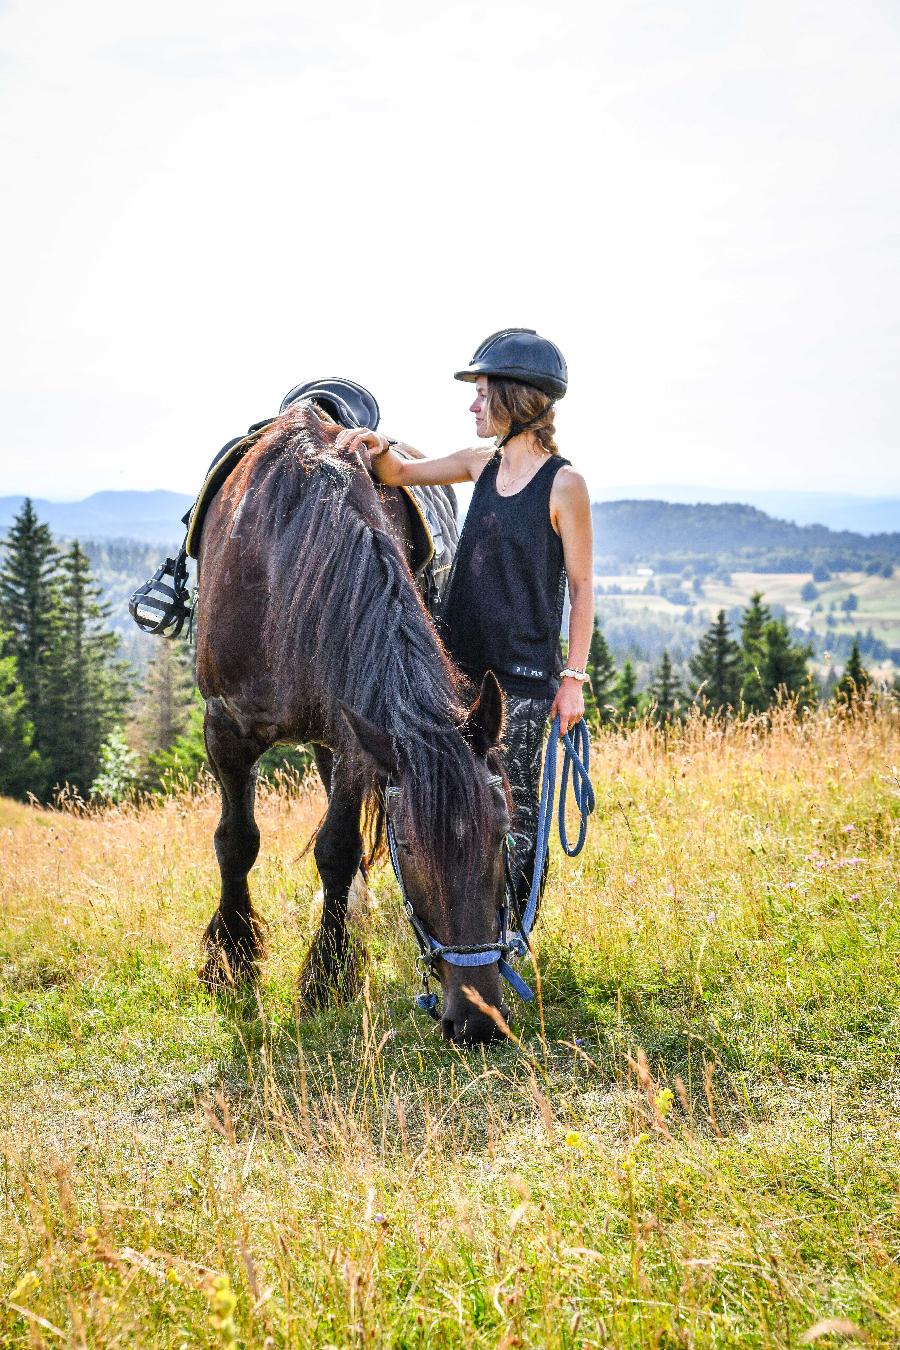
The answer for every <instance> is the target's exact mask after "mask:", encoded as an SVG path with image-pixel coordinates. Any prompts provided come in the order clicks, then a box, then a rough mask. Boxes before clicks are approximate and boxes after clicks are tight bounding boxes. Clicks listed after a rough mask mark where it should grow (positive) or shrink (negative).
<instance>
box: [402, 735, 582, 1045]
mask: <svg viewBox="0 0 900 1350" xmlns="http://www.w3.org/2000/svg"><path fill="white" fill-rule="evenodd" d="M573 736H574V738H575V739H574V740H573ZM561 739H562V743H563V776H562V781H561V783H560V792H559V837H560V842H561V843H562V846H563V850H564V852H565V853H566V854H567V855H568V856H569V857H570V858H574V857H575V856H576V855H577V854H578V853H580V852H581V850H582V848H583V847H584V841H585V838H586V835H587V818H588V816H589V815H590V813H591V812H592V811H593V809H594V789H593V787H592V785H591V780H590V773H589V769H590V737H589V735H588V730H587V726H586V724H585V722H584V720H583V719H582V720H581V721H580V722H577V723H576V724H575V726H574V727H573V728H572V732H571V733H569V732H566V734H565V735H564V736H563V737H562V738H561ZM559 740H560V735H559V716H558V715H557V716H556V717H554V719H553V724H552V726H551V728H550V740H549V742H548V744H547V751H546V754H545V756H544V772H543V779H542V784H541V800H540V806H539V809H538V832H537V846H536V849H535V859H534V876H533V877H532V881H531V891H530V893H529V896H528V901H527V903H526V906H525V912H524V913H523V915H522V919H521V922H520V924H519V929H518V932H515V933H510V932H509V929H508V917H509V901H510V900H511V898H512V885H511V876H510V869H509V866H508V855H507V858H506V860H505V867H506V889H507V903H506V904H504V905H502V906H501V907H500V912H499V915H498V920H499V930H500V936H499V939H498V941H497V942H485V943H479V944H477V945H473V946H463V945H461V944H453V943H443V942H438V940H437V938H435V937H433V936H432V934H431V933H429V931H428V928H427V926H426V925H425V924H424V923H423V922H422V920H421V919H420V918H419V916H418V915H417V914H416V912H415V910H414V909H413V905H412V901H411V900H410V898H409V893H408V891H407V889H406V884H405V882H404V880H403V872H402V870H401V868H400V859H399V857H398V854H397V839H396V835H395V833H394V826H393V823H392V821H391V818H390V815H386V822H385V829H386V833H387V841H388V852H389V854H390V859H391V866H392V867H393V869H394V876H395V877H396V878H397V885H398V886H399V887H400V895H401V897H402V899H403V908H404V909H405V911H406V916H407V918H408V919H409V922H410V927H411V928H412V930H413V933H414V935H415V939H416V942H417V944H418V947H419V967H420V970H421V972H422V985H423V992H422V993H421V994H419V995H418V997H417V998H416V1000H415V1002H416V1007H417V1008H419V1009H420V1010H421V1011H423V1012H427V1013H428V1015H429V1016H430V1017H433V1018H435V1019H437V1017H438V1016H439V1014H438V1011H437V1009H438V997H437V995H436V994H434V993H432V992H431V990H430V988H429V977H430V976H431V975H433V973H434V966H435V963H436V962H437V961H446V962H447V964H448V965H451V966H460V967H463V968H474V967H478V966H491V965H494V964H496V966H497V970H498V972H499V974H500V975H502V977H503V979H504V980H506V982H507V983H508V984H509V985H510V986H511V987H512V988H513V989H514V990H515V991H516V993H517V994H518V995H519V997H520V998H521V999H522V1000H523V1001H524V1002H526V1003H530V1002H531V1000H532V999H533V998H534V993H533V991H532V990H531V989H530V988H529V986H528V985H527V984H526V983H525V981H524V980H523V979H522V976H521V975H520V974H519V972H518V971H517V970H516V969H515V968H514V967H513V966H512V965H511V964H510V962H509V961H508V960H507V959H506V958H507V957H524V956H529V957H530V956H531V944H530V941H529V939H530V937H531V931H532V928H533V927H534V920H535V917H536V915H537V906H538V900H539V898H540V892H541V874H542V872H543V870H544V862H545V859H546V857H547V851H548V849H549V846H550V821H551V819H552V816H553V802H554V798H555V793H556V756H557V749H558V742H559ZM570 769H571V775H572V777H571V781H572V792H573V794H574V797H575V803H576V805H577V807H578V811H579V817H580V820H579V829H578V838H577V839H576V841H575V843H574V845H571V844H570V843H569V839H568V835H567V833H566V822H565V813H566V797H567V794H568V787H569V771H570ZM502 781H503V779H502V778H501V776H500V775H499V774H495V775H493V776H492V777H491V778H490V779H489V780H488V782H489V784H490V786H492V787H494V786H496V785H497V784H498V783H502ZM384 795H385V799H388V798H390V797H399V795H400V788H399V787H397V786H396V785H395V784H393V783H389V784H388V785H387V787H386V788H385V794H384ZM504 848H506V843H504Z"/></svg>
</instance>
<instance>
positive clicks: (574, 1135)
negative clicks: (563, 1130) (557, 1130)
mask: <svg viewBox="0 0 900 1350" xmlns="http://www.w3.org/2000/svg"><path fill="white" fill-rule="evenodd" d="M581 1143H582V1140H581V1135H580V1134H579V1132H578V1130H570V1131H569V1133H568V1134H567V1135H566V1148H581Z"/></svg>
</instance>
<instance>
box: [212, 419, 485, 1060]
mask: <svg viewBox="0 0 900 1350" xmlns="http://www.w3.org/2000/svg"><path fill="white" fill-rule="evenodd" d="M339 430H340V428H339V427H338V426H337V424H335V423H332V422H331V421H330V420H329V419H328V418H327V417H326V416H325V415H324V414H321V413H320V411H319V410H318V409H316V408H315V406H314V405H312V404H309V403H300V404H298V405H294V406H292V407H291V408H289V409H288V410H287V412H285V413H284V414H283V416H281V417H279V418H277V419H276V420H275V421H274V422H273V423H272V424H271V425H270V426H269V427H268V428H266V430H265V431H264V432H263V434H262V435H261V436H260V437H259V438H258V440H257V441H256V442H255V444H254V445H253V446H252V447H251V448H250V449H249V450H248V452H247V454H246V455H245V456H244V458H243V459H242V460H241V461H240V463H239V464H238V466H237V467H236V469H235V470H234V472H233V473H232V474H231V476H230V477H229V478H228V479H227V481H226V482H225V483H224V485H223V486H222V487H221V488H220V490H219V491H218V493H217V495H216V497H215V498H214V500H213V501H212V503H211V505H210V507H209V510H208V513H207V515H206V518H205V521H204V524H203V534H202V541H201V546H200V557H199V595H198V601H197V608H196V623H197V678H198V682H199V685H200V690H201V692H202V694H203V697H204V699H205V700H206V717H205V735H206V749H207V753H208V755H209V761H210V764H211V765H212V769H213V772H214V774H215V776H216V778H217V780H218V783H219V787H220V789H221V795H222V814H221V818H220V820H219V824H218V827H217V829H216V833H215V847H216V856H217V858H218V862H219V869H220V872H221V882H222V890H221V898H220V901H219V906H218V909H217V910H216V912H215V914H214V915H213V917H212V919H211V921H210V923H209V926H208V928H207V930H206V934H205V939H206V944H207V951H208V956H207V961H206V965H205V967H204V978H205V979H206V981H207V983H210V984H215V983H216V982H218V981H220V980H222V979H229V980H230V979H236V978H240V977H242V976H246V975H250V974H251V973H252V972H253V969H254V967H255V963H256V960H257V958H258V957H259V955H260V954H261V949H262V932H261V921H260V920H259V918H258V916H257V915H256V914H255V912H254V910H253V906H252V904H251V901H250V892H249V889H248V885H247V875H248V873H249V871H250V869H251V867H252V866H253V863H254V862H255V860H256V856H257V853H258V852H259V830H258V828H257V825H256V822H255V820H254V815H253V794H254V780H255V770H254V766H255V764H256V761H257V760H258V759H259V757H260V755H262V754H263V752H264V751H265V750H267V749H268V748H269V747H270V746H271V745H274V744H276V743H277V742H279V741H306V742H309V743H311V744H312V746H313V750H314V754H315V758H316V764H317V767H318V769H319V772H320V774H321V777H322V779H323V782H324V784H325V787H326V790H327V792H328V810H327V813H326V815H325V819H324V822H323V824H322V826H321V827H320V829H319V831H318V833H317V836H316V841H315V859H316V865H317V867H318V869H319V873H320V876H321V878H322V887H323V893H324V905H323V910H322V919H321V924H320V927H319V930H318V932H317V934H316V936H315V938H314V940H313V943H312V946H311V948H310V951H309V954H308V956H307V958H306V962H305V966H304V971H303V976H302V982H301V983H302V990H303V994H304V997H305V999H306V1000H307V1001H308V1002H309V1003H311V1004H313V1005H317V1004H322V1003H325V1002H328V1001H332V1000H335V999H340V998H342V997H344V998H345V997H347V996H348V995H349V994H350V993H352V992H353V990H354V989H355V988H356V987H357V983H358V978H359V961H360V949H359V946H358V944H356V943H355V942H354V943H351V941H350V939H349V937H348V933H347V926H346V919H347V898H348V892H349V889H350V886H351V883H352V881H353V879H354V877H355V876H356V873H357V870H358V868H359V867H360V863H361V859H362V855H363V842H362V833H363V832H362V825H361V820H362V817H363V811H364V808H365V807H368V808H369V814H370V816H371V817H373V818H376V819H381V820H383V811H382V810H380V809H379V806H380V804H381V803H382V802H383V800H384V798H383V793H384V787H385V784H386V783H387V781H388V779H390V780H391V783H392V784H393V785H394V786H395V787H396V788H398V789H399V791H398V792H396V793H394V794H393V795H392V799H391V808H390V809H391V819H392V822H393V827H394V834H395V839H396V841H397V845H398V850H399V857H400V862H401V867H402V873H403V880H404V886H405V889H406V892H407V895H408V898H409V900H410V901H411V903H412V905H413V908H414V911H415V913H416V916H417V918H418V919H419V920H420V921H421V922H422V923H423V924H424V925H425V926H426V927H427V928H428V930H429V931H430V932H431V933H432V934H433V935H434V937H435V938H436V939H437V940H438V941H439V942H441V943H445V944H447V945H450V946H452V945H457V946H461V945H469V944H480V943H491V942H495V941H496V940H497V935H498V913H499V911H500V908H501V906H502V905H503V902H504V887H505V868H504V852H503V841H504V838H505V835H506V832H507V830H508V829H509V798H508V794H507V789H506V787H505V779H503V781H502V782H500V781H498V773H499V771H500V761H499V755H498V751H497V745H498V742H499V739H500V733H501V729H502V721H503V703H502V697H501V694H500V690H499V686H498V685H497V682H496V680H495V679H494V677H493V675H488V676H486V677H485V680H484V682H483V684H482V687H481V691H480V693H479V696H478V698H477V699H476V701H475V703H474V704H473V705H472V707H470V708H468V709H466V708H465V707H464V705H463V703H462V700H461V683H460V678H459V676H458V675H457V674H456V672H455V671H454V669H453V668H452V666H451V664H450V662H449V661H448V659H447V656H446V655H445V653H444V651H443V648H442V647H441V645H440V642H439V641H438V639H437V636H436V634H435V631H434V628H433V626H432V623H431V620H430V618H429V616H428V613H427V612H426V610H425V607H424V605H423V603H422V600H421V598H420V596H419V593H418V591H417V589H416V585H415V582H414V580H413V577H412V574H411V572H410V570H409V566H408V563H407V559H406V557H405V556H404V551H403V549H404V546H405V541H406V533H405V532H406V531H407V530H408V524H406V523H405V521H406V515H405V513H406V505H405V502H404V501H403V499H402V497H401V496H400V495H399V493H398V492H397V490H396V489H386V490H381V491H379V490H377V489H376V487H375V484H374V483H373V481H372V479H371V477H370V476H369V474H368V472H367V471H366V469H365V468H364V467H363V465H362V464H361V463H360V461H359V460H358V459H357V458H356V457H353V458H348V457H346V455H345V454H344V455H342V454H341V452H337V451H335V450H334V440H335V438H336V436H337V434H338V432H339ZM435 971H436V974H437V976H438V978H439V980H440V983H441V986H442V992H443V996H444V998H443V1008H444V1012H443V1019H442V1027H443V1031H444V1034H445V1036H447V1037H448V1038H452V1039H455V1040H457V1041H459V1042H467V1043H472V1042H481V1041H487V1040H490V1039H492V1038H493V1037H494V1036H495V1035H496V1034H497V1025H496V1021H495V1020H494V1019H493V1018H492V1017H490V1016H489V1015H487V1014H486V1013H485V1012H484V1009H483V1008H481V1009H479V1008H477V1007H475V1006H474V1005H473V1003H472V1002H470V1001H469V999H468V998H467V996H466V995H465V994H464V993H463V989H462V987H463V986H464V985H470V986H472V987H474V988H475V989H476V990H477V993H478V995H479V996H480V1001H483V1002H484V1003H486V1004H487V1005H489V1007H490V1008H492V1009H497V1010H499V1011H500V1012H501V1013H502V1014H503V1015H504V1016H505V1015H506V1013H505V1009H504V1008H503V1005H502V1001H501V997H500V987H499V976H498V969H497V965H496V964H492V965H487V966H482V967H478V968H474V969H461V968H460V967H458V966H454V965H449V964H447V963H446V962H444V961H438V962H437V963H436V967H435Z"/></svg>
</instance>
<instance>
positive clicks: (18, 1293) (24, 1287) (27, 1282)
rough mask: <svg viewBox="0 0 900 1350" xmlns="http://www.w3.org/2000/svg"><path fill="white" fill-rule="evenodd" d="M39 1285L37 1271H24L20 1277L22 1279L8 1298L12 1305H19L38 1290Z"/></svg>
mask: <svg viewBox="0 0 900 1350" xmlns="http://www.w3.org/2000/svg"><path fill="white" fill-rule="evenodd" d="M40 1283H41V1281H40V1279H39V1277H38V1274H37V1271H35V1270H26V1272H25V1274H24V1275H23V1276H22V1278H21V1279H20V1280H19V1282H18V1284H17V1285H16V1287H15V1289H14V1290H13V1291H12V1293H11V1294H10V1296H9V1297H10V1301H11V1302H12V1303H21V1301H22V1299H23V1298H27V1297H28V1295H29V1294H33V1293H34V1291H35V1290H36V1289H37V1288H38V1286H39V1285H40Z"/></svg>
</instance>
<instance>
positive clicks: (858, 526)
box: [0, 484, 900, 550]
mask: <svg viewBox="0 0 900 1350" xmlns="http://www.w3.org/2000/svg"><path fill="white" fill-rule="evenodd" d="M591 495H592V499H593V501H594V503H595V508H599V509H601V510H602V511H603V513H604V514H603V516H602V517H601V518H602V519H603V520H604V521H606V520H607V515H606V514H605V513H606V509H607V508H608V507H611V506H613V505H621V503H622V502H623V501H624V502H628V503H629V504H630V508H633V509H631V515H632V518H633V520H634V523H635V527H637V526H638V525H639V524H640V523H646V520H647V518H648V517H647V516H646V515H645V516H644V517H642V516H641V512H640V510H638V509H637V508H641V509H643V510H644V511H647V510H648V509H649V508H651V507H652V506H656V507H658V506H659V505H660V504H665V505H667V506H669V507H671V508H672V509H673V514H672V515H671V516H670V521H671V522H676V521H677V522H678V524H677V525H674V524H673V528H675V529H678V528H682V526H683V525H684V524H685V523H686V522H687V521H688V520H689V519H691V518H690V517H686V516H684V515H682V514H681V513H680V512H679V511H678V510H677V509H676V508H679V507H682V506H689V507H708V508H709V511H710V512H711V514H706V515H705V516H704V517H703V523H704V525H705V526H713V527H714V526H715V525H716V523H717V522H719V523H723V522H725V521H731V522H733V523H734V524H735V526H736V527H737V528H738V529H739V532H740V533H741V534H742V536H744V535H746V531H747V529H748V527H749V525H750V522H751V520H752V519H753V518H752V517H748V518H746V519H745V520H744V522H743V524H740V523H739V517H738V516H737V515H735V514H734V511H735V510H738V509H740V508H746V509H747V510H756V511H757V512H758V513H759V515H765V516H767V517H768V518H769V519H773V520H775V521H777V522H779V524H781V525H788V526H791V525H792V526H793V527H794V528H795V529H804V528H808V527H812V528H818V529H820V530H826V531H831V532H832V533H833V534H835V535H841V536H842V537H841V538H840V539H838V538H832V539H830V540H827V541H826V540H825V539H824V536H821V537H819V539H818V541H817V543H816V546H819V547H823V546H824V547H827V546H828V544H831V543H834V544H839V545H842V546H845V547H851V548H853V549H854V550H856V549H859V548H864V547H869V546H871V547H872V548H874V549H876V550H878V549H879V548H880V547H882V546H885V547H890V545H883V544H882V540H883V539H884V537H885V536H886V535H890V534H894V533H896V532H898V531H900V500H895V499H893V498H888V497H885V498H876V497H854V496H852V495H850V494H840V493H822V492H808V493H804V492H778V491H774V490H773V491H768V490H761V491H758V492H756V491H748V492H746V493H743V492H740V493H732V494H730V495H729V494H728V492H727V491H726V490H723V489H719V488H708V487H703V486H697V487H692V486H687V487H685V486H681V485H678V484H664V485H660V486H659V487H658V488H644V487H635V486H630V487H628V486H626V487H615V488H605V489H598V490H596V491H593V490H592V493H591ZM24 500H25V498H24V496H21V495H19V496H8V497H0V530H6V529H8V528H9V526H10V525H11V523H12V520H13V517H14V516H15V515H16V513H17V512H18V511H19V510H20V508H21V506H22V502H23V501H24ZM32 500H33V501H34V506H35V510H36V511H37V513H38V516H39V517H40V519H41V520H44V521H46V522H47V523H48V524H49V526H50V528H51V529H52V530H53V533H54V534H56V535H59V536H60V537H61V538H79V539H87V538H90V539H138V540H142V541H143V542H145V543H151V544H159V545H160V547H169V546H171V545H173V544H175V543H177V541H178V540H180V538H181V536H182V533H183V527H182V524H181V517H182V516H183V515H184V513H185V512H186V511H187V510H188V508H189V507H190V505H191V503H192V501H193V498H192V497H189V496H188V495H187V494H185V493H183V492H168V491H165V490H162V489H159V490H156V491H152V492H141V491H131V490H128V491H125V490H123V491H107V492H95V493H93V494H92V495H91V496H90V497H86V498H84V499H83V500H82V501H77V502H51V501H47V500H44V499H41V498H32ZM719 508H725V509H726V514H725V515H722V516H720V515H717V514H716V513H717V512H718V510H719ZM619 514H620V516H621V513H619ZM694 519H696V520H699V519H700V517H694ZM620 523H621V522H620ZM757 525H759V526H760V537H759V539H758V540H756V539H754V540H753V541H749V540H748V541H747V542H746V544H745V545H742V546H751V544H752V546H754V547H757V546H764V542H765V541H764V540H763V537H762V536H763V529H762V525H761V522H759V521H758V520H757ZM618 528H619V526H618V525H617V526H616V529H618ZM766 529H767V530H768V535H769V537H771V535H772V531H771V530H770V529H768V527H766ZM850 536H853V538H852V541H851V538H850ZM865 541H868V542H865ZM622 542H623V545H624V543H625V541H624V539H623V541H622ZM800 542H801V538H800V536H795V537H794V538H793V539H792V540H791V542H790V544H789V543H788V539H787V535H784V537H783V538H782V540H781V546H792V545H794V544H798V543H800ZM802 542H803V543H805V544H812V543H813V542H814V541H813V536H812V535H808V536H805V537H804V538H803V541H802Z"/></svg>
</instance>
